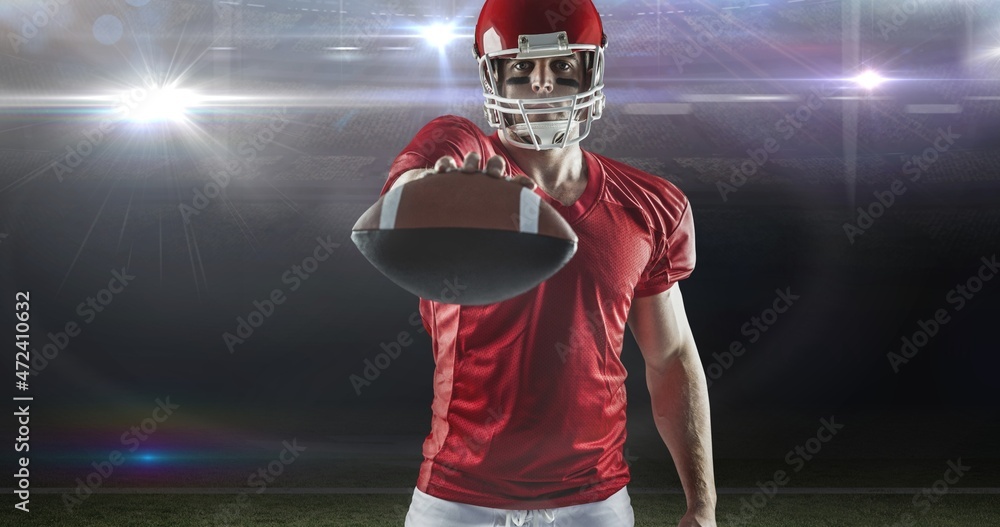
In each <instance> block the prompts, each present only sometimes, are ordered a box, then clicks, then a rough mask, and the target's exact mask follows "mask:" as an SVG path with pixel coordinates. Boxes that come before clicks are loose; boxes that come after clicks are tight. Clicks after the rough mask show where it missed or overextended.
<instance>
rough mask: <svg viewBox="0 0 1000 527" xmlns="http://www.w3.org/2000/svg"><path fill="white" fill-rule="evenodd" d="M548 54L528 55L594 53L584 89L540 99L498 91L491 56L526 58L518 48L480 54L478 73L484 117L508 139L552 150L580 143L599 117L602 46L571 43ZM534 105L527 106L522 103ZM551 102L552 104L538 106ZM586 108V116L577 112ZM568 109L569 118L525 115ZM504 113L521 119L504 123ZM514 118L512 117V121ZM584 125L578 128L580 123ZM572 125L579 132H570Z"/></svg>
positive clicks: (531, 146)
mask: <svg viewBox="0 0 1000 527" xmlns="http://www.w3.org/2000/svg"><path fill="white" fill-rule="evenodd" d="M553 51H554V52H553V53H551V54H548V55H540V54H538V53H532V54H531V55H532V56H531V58H547V57H550V56H553V57H557V56H568V55H571V54H572V53H574V52H577V51H589V52H593V53H594V62H593V67H592V71H593V73H592V75H591V81H590V86H591V87H592V88H591V89H589V90H587V91H586V92H584V93H579V94H576V95H570V96H562V97H547V98H539V99H511V98H507V97H502V96H500V95H499V93H500V89H499V87H498V86H497V72H496V71H495V70H494V68H493V60H494V59H497V58H501V57H511V58H527V57H525V56H520V57H519V55H523V54H522V53H521V50H519V49H507V50H503V51H499V52H495V53H490V54H487V55H484V56H482V57H480V58H479V77H480V80H481V81H482V84H483V96H484V97H485V98H486V104H485V109H486V117H487V119H488V120H489V123H490V126H492V127H493V128H499V129H500V130H501V133H503V134H504V135H505V137H506V138H507V139H508V142H509V143H510V144H512V145H514V146H517V147H519V148H526V149H534V150H552V149H556V148H566V147H568V146H573V145H577V144H579V143H580V142H581V141H583V139H585V138H586V137H587V136H588V135H590V131H591V128H592V125H593V122H594V121H596V120H597V119H600V118H601V115H602V113H603V110H604V103H605V98H604V48H603V47H600V46H594V45H579V46H570V47H569V48H568V49H563V50H559V51H556V50H553ZM526 105H527V106H534V107H533V108H526V107H525V106H526ZM542 105H551V106H554V107H553V108H538V107H537V106H542ZM583 111H585V112H586V114H587V117H586V119H583V120H580V119H577V118H576V116H577V115H578V113H579V112H583ZM559 113H567V114H568V115H569V118H565V119H556V120H552V121H540V122H539V121H535V122H532V121H530V120H529V119H528V116H529V115H533V114H535V115H537V114H559ZM504 116H511V117H520V118H521V120H522V122H521V123H514V124H510V125H506V124H505V122H504V121H505V119H504ZM513 120H514V119H511V121H513ZM581 125H582V127H583V129H582V130H580V127H581ZM574 129H576V130H578V131H579V133H577V134H573V133H572V132H573V131H574ZM525 135H526V136H528V137H530V139H531V142H530V143H529V142H526V141H525V140H524V139H523V136H525ZM556 139H559V140H558V141H556Z"/></svg>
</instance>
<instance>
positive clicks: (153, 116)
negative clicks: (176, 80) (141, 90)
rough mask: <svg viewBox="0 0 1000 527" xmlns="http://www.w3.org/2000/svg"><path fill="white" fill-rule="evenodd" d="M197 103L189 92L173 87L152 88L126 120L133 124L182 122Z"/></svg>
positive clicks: (195, 98) (196, 98)
mask: <svg viewBox="0 0 1000 527" xmlns="http://www.w3.org/2000/svg"><path fill="white" fill-rule="evenodd" d="M198 102H199V99H198V97H197V96H196V95H195V94H194V92H192V91H191V90H181V89H177V88H175V87H173V86H162V87H159V88H152V89H150V90H149V91H148V93H147V95H146V97H145V99H144V100H142V101H138V104H137V105H136V107H135V108H134V111H132V112H131V114H130V115H129V116H128V119H129V120H130V121H132V122H134V123H156V122H164V121H172V122H182V121H184V120H185V119H186V118H187V114H188V111H189V110H190V109H191V108H192V107H194V106H197V105H198Z"/></svg>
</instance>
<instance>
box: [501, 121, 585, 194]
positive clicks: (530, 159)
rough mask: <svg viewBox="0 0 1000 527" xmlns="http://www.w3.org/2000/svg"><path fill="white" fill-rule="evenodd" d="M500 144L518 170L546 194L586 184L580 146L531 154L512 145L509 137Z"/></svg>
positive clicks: (532, 151)
mask: <svg viewBox="0 0 1000 527" xmlns="http://www.w3.org/2000/svg"><path fill="white" fill-rule="evenodd" d="M500 141H501V142H502V143H503V145H504V146H505V147H506V148H507V153H508V154H509V155H510V157H511V158H513V159H514V162H515V163H517V166H518V167H520V168H521V170H523V171H524V172H525V174H524V175H526V176H528V177H529V178H531V179H532V181H534V182H535V183H537V184H538V185H539V186H540V187H542V190H546V191H548V190H555V189H559V188H561V187H564V186H571V185H575V184H578V183H582V182H584V181H585V180H586V176H587V174H586V170H585V163H584V159H583V150H582V149H581V148H580V146H579V145H573V146H569V147H566V148H556V149H553V150H528V149H525V148H518V147H516V146H514V145H511V144H510V141H508V140H507V137H506V135H505V134H503V133H501V134H500Z"/></svg>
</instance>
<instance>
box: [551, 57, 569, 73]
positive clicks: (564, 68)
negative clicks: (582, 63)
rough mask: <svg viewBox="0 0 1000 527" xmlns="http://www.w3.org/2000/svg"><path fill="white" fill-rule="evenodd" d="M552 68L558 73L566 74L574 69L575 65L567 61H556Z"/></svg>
mask: <svg viewBox="0 0 1000 527" xmlns="http://www.w3.org/2000/svg"><path fill="white" fill-rule="evenodd" d="M552 68H553V69H555V70H556V71H558V72H561V73H566V72H568V71H571V70H572V69H573V65H572V64H570V63H569V62H566V61H565V60H560V61H556V62H554V63H553V64H552Z"/></svg>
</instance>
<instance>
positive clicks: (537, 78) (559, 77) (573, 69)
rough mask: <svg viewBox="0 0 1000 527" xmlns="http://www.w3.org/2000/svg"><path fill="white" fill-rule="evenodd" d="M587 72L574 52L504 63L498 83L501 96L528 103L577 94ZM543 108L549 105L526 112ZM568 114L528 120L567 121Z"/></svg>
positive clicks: (536, 106) (544, 115)
mask: <svg viewBox="0 0 1000 527" xmlns="http://www.w3.org/2000/svg"><path fill="white" fill-rule="evenodd" d="M586 73H587V72H586V71H585V68H584V66H583V61H582V60H581V58H580V54H579V53H576V54H574V55H571V56H567V57H550V58H542V59H506V60H503V61H501V63H500V72H499V77H500V79H499V80H500V82H501V84H502V90H503V96H504V97H508V98H511V99H529V100H530V99H540V98H548V97H566V96H572V95H576V94H578V93H580V92H581V91H582V90H583V89H584V83H585V80H584V79H585V78H586ZM567 106H569V104H567ZM544 107H552V106H551V105H531V104H526V105H525V108H529V109H531V108H544ZM567 113H568V112H561V113H549V114H533V115H530V116H529V118H530V119H531V120H532V122H534V121H549V120H557V119H566V118H567V115H566V114H567ZM518 119H519V120H520V118H518Z"/></svg>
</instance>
